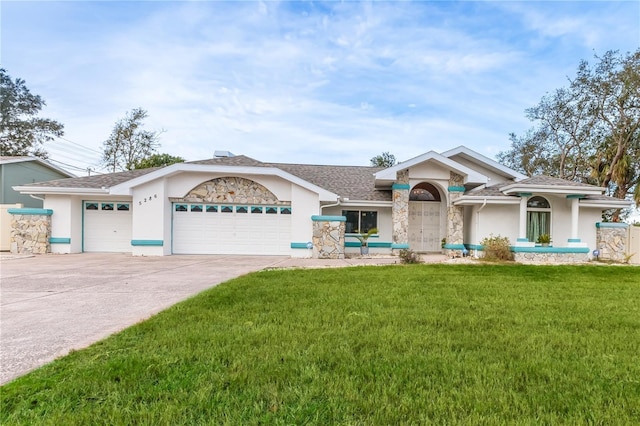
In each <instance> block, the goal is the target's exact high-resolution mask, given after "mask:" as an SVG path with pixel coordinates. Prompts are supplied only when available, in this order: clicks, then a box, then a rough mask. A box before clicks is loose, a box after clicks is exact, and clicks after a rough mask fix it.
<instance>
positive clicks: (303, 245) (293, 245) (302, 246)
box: [291, 243, 309, 249]
mask: <svg viewBox="0 0 640 426" xmlns="http://www.w3.org/2000/svg"><path fill="white" fill-rule="evenodd" d="M307 244H309V243H291V248H292V249H308V248H307Z"/></svg>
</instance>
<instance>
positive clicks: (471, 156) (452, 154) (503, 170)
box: [442, 146, 527, 182]
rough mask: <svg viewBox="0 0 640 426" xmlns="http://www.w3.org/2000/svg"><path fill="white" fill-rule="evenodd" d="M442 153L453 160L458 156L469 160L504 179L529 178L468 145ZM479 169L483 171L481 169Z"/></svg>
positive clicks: (517, 179)
mask: <svg viewBox="0 0 640 426" xmlns="http://www.w3.org/2000/svg"><path fill="white" fill-rule="evenodd" d="M442 155H443V156H445V157H447V158H451V159H452V160H456V159H457V158H461V159H464V160H467V161H465V162H466V163H467V164H468V163H471V164H475V165H477V166H478V168H480V169H486V170H488V171H491V172H493V173H495V174H497V175H499V176H501V177H502V178H503V179H504V180H515V181H516V182H518V181H521V180H523V179H526V178H527V175H524V174H522V173H520V172H518V171H516V170H513V169H511V168H509V167H507V166H505V165H503V164H500V163H498V162H497V161H495V160H492V159H491V158H488V157H485V156H484V155H482V154H480V153H478V152H476V151H473V150H471V149H469V148H467V147H466V146H459V147H457V148H453V149H450V150H449V151H445V152H443V153H442ZM461 161H462V160H461ZM470 168H473V169H475V167H473V166H470ZM477 171H479V172H481V171H480V170H477Z"/></svg>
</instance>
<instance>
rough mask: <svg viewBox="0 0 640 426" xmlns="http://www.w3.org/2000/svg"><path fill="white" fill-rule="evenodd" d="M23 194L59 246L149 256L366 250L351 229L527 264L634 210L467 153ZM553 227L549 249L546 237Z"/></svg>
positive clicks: (578, 252) (234, 165)
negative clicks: (605, 214) (495, 252)
mask: <svg viewBox="0 0 640 426" xmlns="http://www.w3.org/2000/svg"><path fill="white" fill-rule="evenodd" d="M15 189H16V190H18V191H20V192H21V193H23V194H37V195H38V196H41V197H44V200H45V201H44V210H43V212H42V213H43V215H44V216H46V217H47V218H48V220H49V221H50V228H51V234H50V242H51V243H52V244H51V246H50V250H51V251H53V252H56V253H77V252H83V251H87V252H88V251H96V252H129V253H132V254H134V255H145V256H146V255H171V254H267V255H268V254H272V255H291V256H295V257H307V256H309V255H310V254H311V253H312V254H313V256H314V257H321V258H340V257H344V255H345V252H346V253H347V254H348V253H350V252H353V253H356V252H358V250H359V245H360V243H359V241H358V240H357V239H356V238H355V237H354V235H353V233H355V232H356V231H361V232H366V231H367V230H368V229H370V228H374V227H375V228H377V229H378V233H377V235H374V236H373V237H372V238H371V239H370V240H369V247H370V249H371V252H372V253H385V252H386V253H390V252H392V251H394V250H399V249H405V248H410V249H413V250H415V251H419V252H436V251H441V250H443V249H444V250H445V251H446V252H447V253H448V254H450V255H452V256H460V255H464V254H467V253H468V252H469V251H471V252H478V251H480V252H481V250H482V247H481V246H480V243H481V241H482V240H483V239H484V238H485V237H488V236H490V235H501V236H506V237H508V238H509V240H510V241H511V243H512V245H513V247H512V249H513V251H514V252H516V255H517V256H519V257H520V259H519V260H524V261H526V260H542V261H550V262H565V261H569V262H575V261H584V260H587V259H588V258H589V256H590V255H591V251H592V250H593V249H595V248H602V244H603V242H602V241H600V240H599V238H602V236H601V235H600V234H601V233H602V232H601V230H602V229H609V228H607V227H608V226H609V225H602V224H600V219H601V214H602V211H603V210H605V209H610V208H619V207H629V206H630V202H627V201H624V200H618V199H614V198H610V197H605V196H603V195H602V193H603V189H602V188H599V187H595V186H591V185H583V184H578V183H574V182H569V181H564V180H560V179H555V178H550V177H544V176H537V177H532V178H528V177H527V176H524V175H522V174H520V173H518V172H516V171H514V170H511V169H509V168H507V167H505V166H503V165H501V164H499V163H497V162H495V161H493V160H491V159H489V158H487V157H484V156H482V155H481V154H478V153H477V152H474V151H472V150H470V149H468V148H465V147H458V148H455V149H452V150H450V151H446V152H443V153H436V152H433V151H430V152H427V153H425V154H423V155H420V156H418V157H415V158H413V159H410V160H408V161H405V162H402V163H400V164H398V165H395V166H393V167H390V168H386V169H384V168H376V167H358V166H323V165H304V164H280V163H263V162H260V161H257V160H254V159H251V158H249V157H246V156H242V155H240V156H226V157H218V158H212V159H209V160H202V161H193V162H187V163H179V164H173V165H170V166H167V167H163V168H154V169H143V170H134V171H129V172H122V173H112V174H107V175H99V176H91V177H83V178H72V179H65V180H58V181H52V182H44V183H36V184H30V185H20V186H18V187H15ZM19 213H20V212H14V214H19ZM22 219H23V220H24V221H28V220H30V218H29V217H28V216H22ZM41 219H42V218H41ZM613 225H615V226H613V230H614V232H617V226H618V224H613ZM598 226H599V227H598ZM544 233H548V234H550V235H551V237H552V240H553V243H552V246H551V247H540V246H539V245H536V242H535V240H536V239H537V238H538V236H539V235H540V234H544ZM26 238H27V239H28V238H29V237H28V236H27V237H26ZM612 238H613V237H611V238H610V237H608V236H606V235H605V239H607V241H608V239H612ZM607 244H608V243H607ZM309 247H311V248H309ZM45 250H49V248H48V247H47V248H46V249H45ZM607 250H610V251H611V250H613V251H615V250H617V248H611V249H607ZM622 250H624V247H623V248H622Z"/></svg>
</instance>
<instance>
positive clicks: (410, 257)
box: [398, 249, 422, 264]
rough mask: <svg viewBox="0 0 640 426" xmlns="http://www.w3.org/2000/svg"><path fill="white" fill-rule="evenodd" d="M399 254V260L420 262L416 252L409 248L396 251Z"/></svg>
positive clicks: (407, 262) (406, 262)
mask: <svg viewBox="0 0 640 426" xmlns="http://www.w3.org/2000/svg"><path fill="white" fill-rule="evenodd" d="M398 256H400V262H402V263H405V264H414V263H422V258H421V257H420V255H419V254H418V253H416V252H415V251H413V250H409V249H402V250H400V252H399V253H398Z"/></svg>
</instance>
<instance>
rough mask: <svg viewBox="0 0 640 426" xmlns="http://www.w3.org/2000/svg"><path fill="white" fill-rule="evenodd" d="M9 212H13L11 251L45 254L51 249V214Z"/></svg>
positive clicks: (15, 252)
mask: <svg viewBox="0 0 640 426" xmlns="http://www.w3.org/2000/svg"><path fill="white" fill-rule="evenodd" d="M16 210H22V209H16ZM24 210H28V209H24ZM9 212H10V213H11V242H10V244H11V253H14V254H44V253H49V252H50V251H51V246H50V244H49V238H50V237H51V216H50V214H19V213H12V212H11V211H9Z"/></svg>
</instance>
